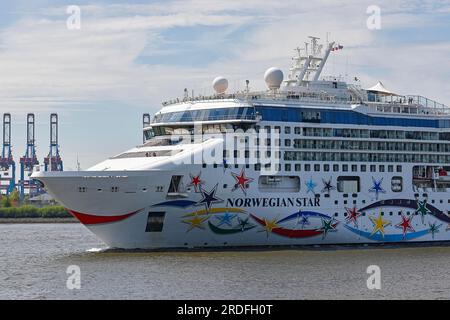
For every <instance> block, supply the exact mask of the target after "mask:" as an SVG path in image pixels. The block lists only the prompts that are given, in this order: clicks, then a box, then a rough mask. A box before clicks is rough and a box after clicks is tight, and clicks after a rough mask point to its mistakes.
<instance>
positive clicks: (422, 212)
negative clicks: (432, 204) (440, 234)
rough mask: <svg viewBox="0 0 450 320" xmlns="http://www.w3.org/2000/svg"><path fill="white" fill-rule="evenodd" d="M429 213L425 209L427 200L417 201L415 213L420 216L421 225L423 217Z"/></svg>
mask: <svg viewBox="0 0 450 320" xmlns="http://www.w3.org/2000/svg"><path fill="white" fill-rule="evenodd" d="M429 212H430V210H428V209H427V200H423V201H417V209H416V213H418V214H420V216H421V218H422V223H425V222H424V219H425V215H426V214H427V213H429Z"/></svg>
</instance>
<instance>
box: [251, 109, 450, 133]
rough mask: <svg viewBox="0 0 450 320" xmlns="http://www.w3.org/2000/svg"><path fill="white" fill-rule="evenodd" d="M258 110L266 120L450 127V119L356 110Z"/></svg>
mask: <svg viewBox="0 0 450 320" xmlns="http://www.w3.org/2000/svg"><path fill="white" fill-rule="evenodd" d="M256 111H257V112H258V113H259V114H261V115H262V120H264V121H285V122H313V123H335V124H356V125H373V126H395V127H425V128H450V120H446V119H445V120H438V119H414V118H388V117H380V116H370V115H366V114H362V113H358V112H356V111H347V110H323V109H317V110H311V109H310V108H309V109H306V108H294V107H288V108H282V107H267V106H256Z"/></svg>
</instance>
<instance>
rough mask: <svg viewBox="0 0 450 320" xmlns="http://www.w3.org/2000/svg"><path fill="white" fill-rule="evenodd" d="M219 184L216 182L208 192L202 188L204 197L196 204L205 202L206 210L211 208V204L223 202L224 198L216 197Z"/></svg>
mask: <svg viewBox="0 0 450 320" xmlns="http://www.w3.org/2000/svg"><path fill="white" fill-rule="evenodd" d="M217 186H218V184H216V185H215V186H214V188H213V189H212V190H211V191H210V192H207V191H205V190H204V189H203V188H201V189H200V191H201V193H202V199H201V200H200V201H199V202H197V203H196V204H195V205H196V206H199V205H202V204H204V205H205V209H206V211H209V210H210V209H211V204H213V203H219V202H223V200H222V199H220V198H218V197H216V191H217Z"/></svg>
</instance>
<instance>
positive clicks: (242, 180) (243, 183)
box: [231, 169, 253, 195]
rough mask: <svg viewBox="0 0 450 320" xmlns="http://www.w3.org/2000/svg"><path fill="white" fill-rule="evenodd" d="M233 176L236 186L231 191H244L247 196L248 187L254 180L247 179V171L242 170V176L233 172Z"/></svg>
mask: <svg viewBox="0 0 450 320" xmlns="http://www.w3.org/2000/svg"><path fill="white" fill-rule="evenodd" d="M231 175H232V176H233V177H234V179H236V184H235V185H234V188H233V189H232V190H231V191H235V190H237V189H238V188H240V189H241V190H242V192H243V193H244V194H245V195H247V185H248V184H249V183H250V182H252V181H253V179H252V178H247V177H246V176H245V170H244V169H242V171H241V173H240V174H237V173H234V172H232V173H231Z"/></svg>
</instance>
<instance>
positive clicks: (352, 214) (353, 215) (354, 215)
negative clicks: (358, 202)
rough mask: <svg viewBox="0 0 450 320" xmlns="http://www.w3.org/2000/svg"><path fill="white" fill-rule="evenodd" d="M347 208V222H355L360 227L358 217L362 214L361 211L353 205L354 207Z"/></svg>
mask: <svg viewBox="0 0 450 320" xmlns="http://www.w3.org/2000/svg"><path fill="white" fill-rule="evenodd" d="M345 210H347V214H348V216H347V218H346V220H347V223H349V222H352V221H353V223H354V224H355V227H358V217H359V216H360V215H361V212H359V211H358V209H356V207H353V209H350V208H345Z"/></svg>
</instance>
